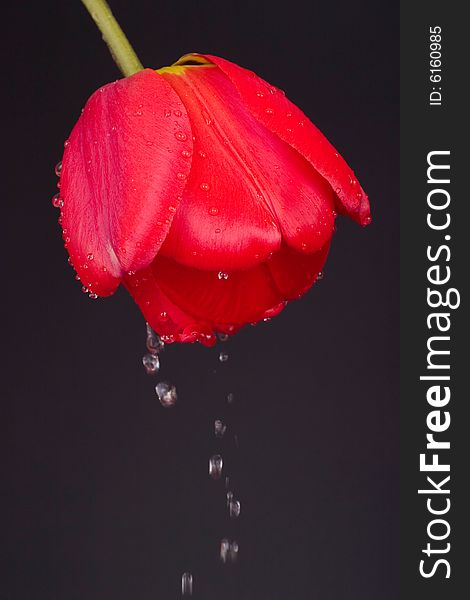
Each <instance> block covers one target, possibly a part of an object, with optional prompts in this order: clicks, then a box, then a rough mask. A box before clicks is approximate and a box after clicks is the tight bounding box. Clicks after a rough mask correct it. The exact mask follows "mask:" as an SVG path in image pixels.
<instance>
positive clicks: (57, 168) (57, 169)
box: [54, 161, 62, 177]
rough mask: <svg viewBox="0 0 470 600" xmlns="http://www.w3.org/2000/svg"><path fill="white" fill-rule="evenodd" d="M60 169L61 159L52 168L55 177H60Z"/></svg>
mask: <svg viewBox="0 0 470 600" xmlns="http://www.w3.org/2000/svg"><path fill="white" fill-rule="evenodd" d="M61 171H62V161H59V162H58V163H57V164H56V166H55V169H54V173H55V174H56V175H57V177H60V173H61Z"/></svg>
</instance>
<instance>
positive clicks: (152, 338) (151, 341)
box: [147, 323, 165, 354]
mask: <svg viewBox="0 0 470 600" xmlns="http://www.w3.org/2000/svg"><path fill="white" fill-rule="evenodd" d="M164 347H165V343H164V342H163V341H162V340H161V338H160V336H159V335H157V334H156V333H155V331H154V330H153V329H152V328H151V327H150V325H149V324H148V323H147V350H148V351H149V352H150V353H151V354H159V353H160V352H161V351H162V350H163V349H164Z"/></svg>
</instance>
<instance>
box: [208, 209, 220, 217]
mask: <svg viewBox="0 0 470 600" xmlns="http://www.w3.org/2000/svg"><path fill="white" fill-rule="evenodd" d="M209 214H210V215H211V217H215V216H217V215H218V214H219V209H218V208H217V206H211V207H210V208H209Z"/></svg>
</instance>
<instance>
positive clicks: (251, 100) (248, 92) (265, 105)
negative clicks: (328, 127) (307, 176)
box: [202, 54, 370, 225]
mask: <svg viewBox="0 0 470 600" xmlns="http://www.w3.org/2000/svg"><path fill="white" fill-rule="evenodd" d="M202 56H203V57H204V58H205V59H206V60H209V61H211V62H212V63H213V64H215V65H217V66H218V67H219V68H220V69H221V70H222V71H223V72H224V73H225V74H226V75H227V77H229V79H230V80H231V81H232V83H233V84H234V86H235V87H236V89H237V90H238V92H239V94H240V96H241V98H242V99H243V101H244V102H245V104H246V106H247V107H248V109H249V110H250V111H251V113H252V114H253V115H254V116H255V117H256V119H257V120H258V121H259V122H260V123H262V124H263V125H264V126H265V127H266V128H267V129H269V131H272V132H273V133H275V134H276V135H278V136H279V137H280V138H281V139H282V140H284V141H285V142H287V143H288V144H289V145H290V146H292V148H295V149H296V150H297V151H298V152H299V153H300V154H301V155H302V156H304V157H305V158H306V159H307V160H308V161H309V162H310V163H311V164H312V165H313V167H314V168H315V169H316V170H317V171H318V172H319V173H320V174H321V175H322V176H323V177H324V178H325V179H326V180H327V181H328V182H329V184H330V185H331V187H332V188H333V190H334V192H335V193H336V195H337V198H338V200H339V206H338V210H339V212H342V213H344V214H347V215H349V216H350V217H351V218H353V219H354V220H356V221H357V222H359V223H360V224H361V225H367V224H368V223H370V210H369V201H368V198H367V195H366V193H365V192H364V190H363V189H362V187H361V186H360V184H359V182H358V181H357V179H356V177H355V175H354V172H353V171H352V169H351V168H350V167H349V166H348V165H347V163H346V162H345V160H344V159H343V158H342V157H341V156H340V155H339V153H338V152H337V151H336V149H335V148H334V147H333V145H332V144H331V143H330V142H329V141H328V140H327V139H326V137H325V136H324V135H323V134H322V133H321V132H320V130H319V129H318V128H317V127H315V125H314V124H313V123H312V122H311V121H310V120H309V119H308V117H306V116H305V114H304V113H303V112H302V111H301V110H300V109H299V108H298V107H297V106H295V104H293V103H292V102H290V100H288V99H287V98H286V96H285V94H284V92H283V91H282V90H279V89H278V88H276V87H274V86H272V85H270V84H269V83H267V82H266V81H264V80H263V79H261V78H260V77H258V76H257V75H256V74H255V73H253V72H252V71H249V70H247V69H244V68H242V67H239V66H238V65H236V64H234V63H232V62H230V61H228V60H225V59H223V58H219V57H217V56H212V55H208V54H207V55H202Z"/></svg>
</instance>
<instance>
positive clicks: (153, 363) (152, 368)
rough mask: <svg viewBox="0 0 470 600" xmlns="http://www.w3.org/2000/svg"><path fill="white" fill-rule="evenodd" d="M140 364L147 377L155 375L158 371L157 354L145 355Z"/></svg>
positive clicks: (158, 360) (158, 361)
mask: <svg viewBox="0 0 470 600" xmlns="http://www.w3.org/2000/svg"><path fill="white" fill-rule="evenodd" d="M142 364H143V365H144V368H145V372H146V373H147V375H155V374H156V373H158V371H159V370H160V359H159V358H158V354H150V353H149V354H145V355H144V356H143V357H142Z"/></svg>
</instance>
